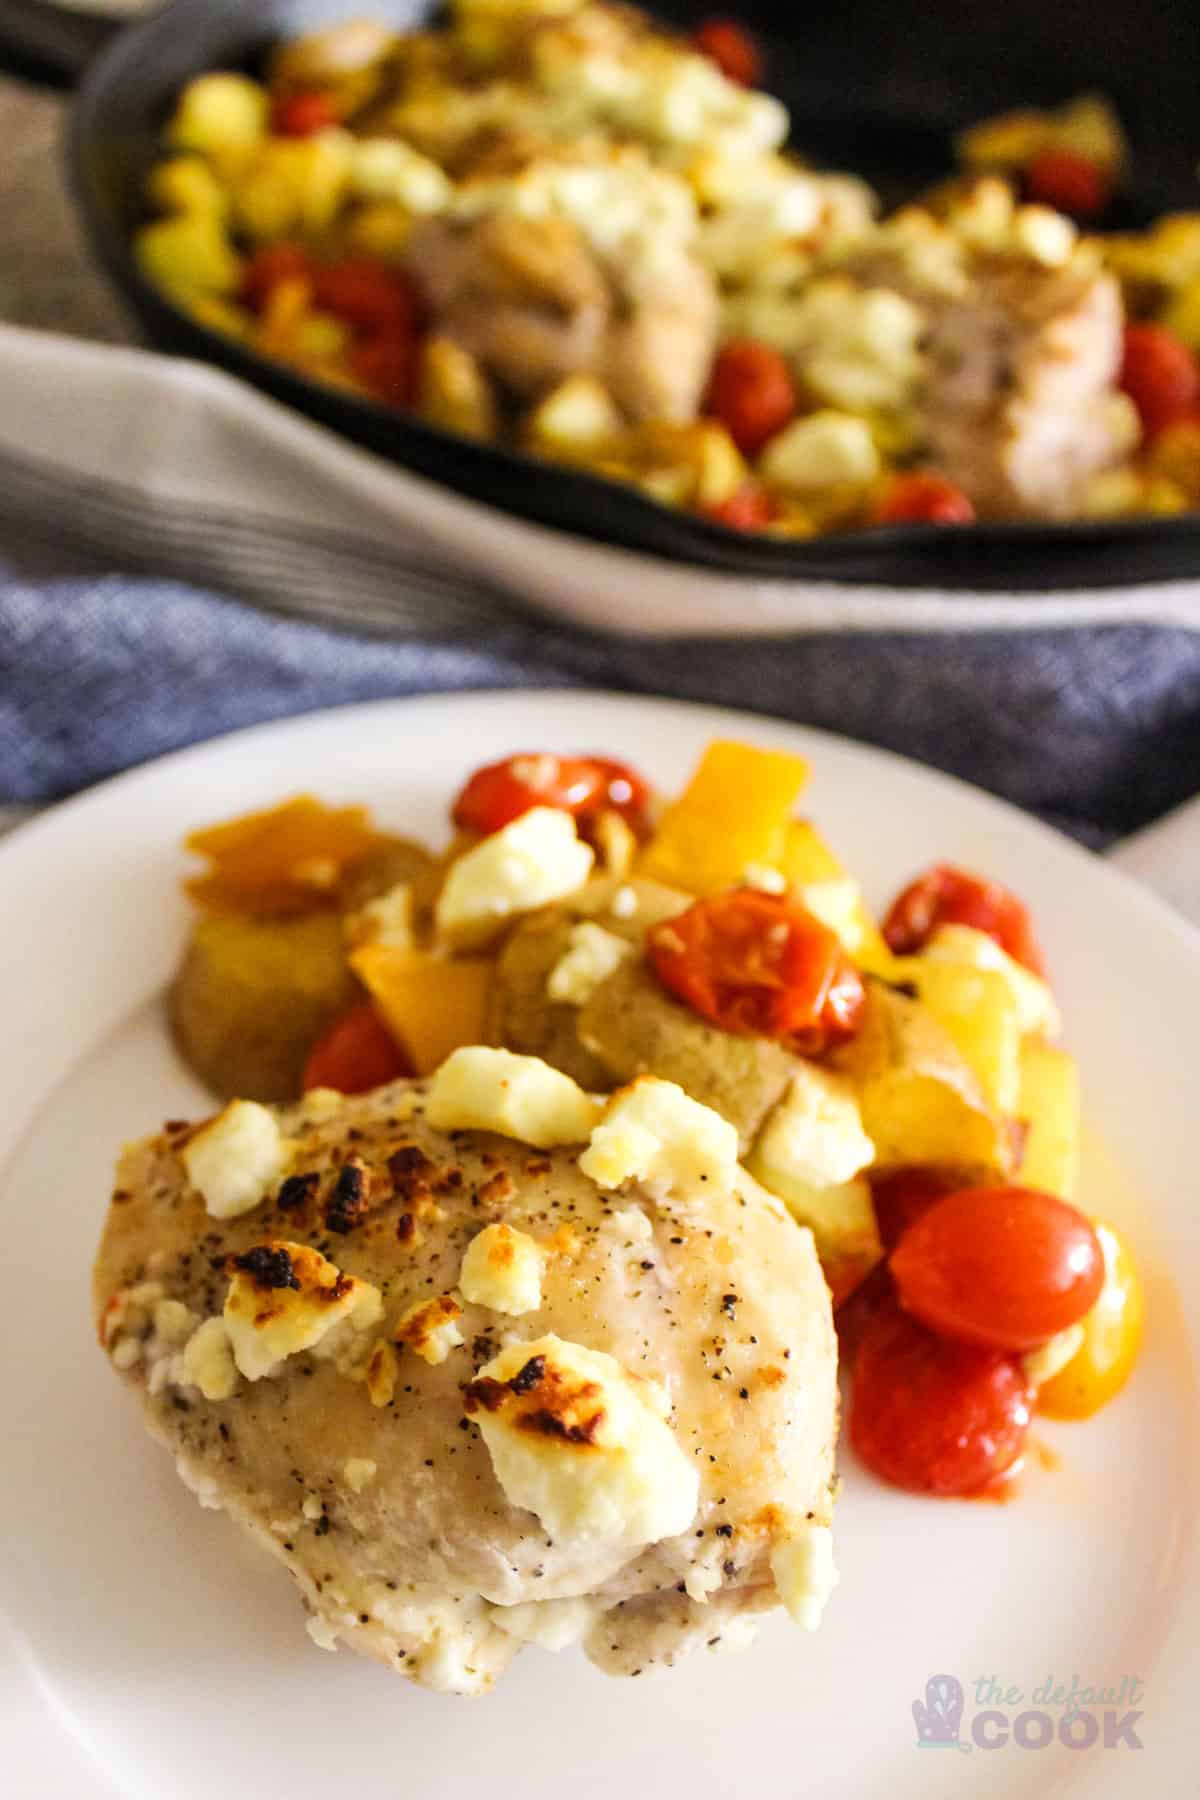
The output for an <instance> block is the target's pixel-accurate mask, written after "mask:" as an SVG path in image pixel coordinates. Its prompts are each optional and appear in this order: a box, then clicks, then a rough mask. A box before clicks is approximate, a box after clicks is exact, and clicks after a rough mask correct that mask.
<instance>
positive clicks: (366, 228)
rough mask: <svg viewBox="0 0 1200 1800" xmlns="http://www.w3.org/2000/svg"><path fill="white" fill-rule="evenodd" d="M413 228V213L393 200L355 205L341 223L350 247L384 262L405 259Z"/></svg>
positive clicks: (361, 254) (348, 247) (347, 245)
mask: <svg viewBox="0 0 1200 1800" xmlns="http://www.w3.org/2000/svg"><path fill="white" fill-rule="evenodd" d="M412 228H413V215H412V214H411V213H410V212H409V211H408V210H407V208H405V207H403V206H398V205H397V204H396V202H395V201H394V200H372V201H370V202H368V204H366V205H365V206H356V207H354V208H353V209H352V210H351V211H350V213H349V214H348V216H347V217H346V219H345V220H344V221H343V222H342V225H341V231H342V232H343V234H344V240H345V245H346V248H347V250H350V251H352V252H353V253H354V254H355V255H358V256H373V257H375V258H377V260H378V261H379V262H385V263H401V262H403V261H404V256H405V252H406V251H407V249H408V240H409V238H410V237H411V236H412Z"/></svg>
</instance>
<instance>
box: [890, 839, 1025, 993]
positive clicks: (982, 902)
mask: <svg viewBox="0 0 1200 1800" xmlns="http://www.w3.org/2000/svg"><path fill="white" fill-rule="evenodd" d="M939 925H970V926H973V927H974V929H975V930H976V931H983V932H986V933H987V935H988V937H990V938H995V940H996V942H997V943H998V944H999V945H1000V948H1001V949H1002V950H1006V951H1007V952H1008V954H1009V956H1011V957H1012V958H1013V959H1014V961H1016V962H1019V963H1023V964H1024V966H1025V968H1027V969H1029V970H1030V971H1031V972H1032V973H1033V974H1034V975H1040V976H1042V977H1043V978H1044V977H1045V974H1046V964H1045V961H1044V959H1043V957H1042V953H1041V950H1040V949H1039V948H1038V943H1037V939H1036V937H1035V936H1034V932H1033V922H1032V920H1031V919H1030V917H1029V909H1028V907H1027V906H1026V905H1025V903H1024V901H1023V900H1018V898H1017V896H1016V895H1015V894H1013V893H1010V892H1009V890H1008V888H1006V887H1001V885H1000V883H999V882H998V881H987V880H985V879H984V877H983V876H981V875H972V874H971V873H970V872H969V871H968V870H966V869H956V868H954V867H953V866H952V865H951V864H950V863H936V864H935V865H934V867H933V868H932V869H927V870H926V871H925V873H924V874H923V875H918V877H917V879H916V880H915V881H912V882H910V883H909V885H908V886H907V887H906V888H905V889H904V891H903V892H902V893H900V894H898V895H897V896H896V898H895V900H893V902H892V904H891V906H890V907H889V909H888V914H887V917H886V919H885V920H884V922H883V935H884V938H885V939H886V941H887V945H888V948H889V950H894V951H895V952H896V955H897V956H912V955H914V954H915V953H916V952H917V951H918V950H922V949H923V948H924V947H925V945H926V944H927V943H928V942H929V940H930V938H931V937H932V936H933V934H934V932H935V931H936V930H937V928H938V926H939Z"/></svg>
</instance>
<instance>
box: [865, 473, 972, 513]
mask: <svg viewBox="0 0 1200 1800" xmlns="http://www.w3.org/2000/svg"><path fill="white" fill-rule="evenodd" d="M871 521H872V523H873V524H875V525H906V524H914V525H915V524H921V525H973V524H974V523H975V508H974V507H973V506H972V504H971V502H970V500H969V499H968V498H967V496H966V494H964V493H963V491H962V489H961V488H960V487H956V486H955V484H954V483H953V482H952V481H949V480H947V478H946V476H944V475H935V474H932V473H927V474H921V473H914V474H911V475H894V476H893V477H892V479H891V481H889V482H888V484H887V486H886V488H885V489H884V491H883V494H882V495H881V497H880V499H879V501H878V503H877V504H876V506H875V508H874V510H873V511H872V513H871Z"/></svg>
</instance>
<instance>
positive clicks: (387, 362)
mask: <svg viewBox="0 0 1200 1800" xmlns="http://www.w3.org/2000/svg"><path fill="white" fill-rule="evenodd" d="M348 360H349V363H350V369H351V372H352V373H353V374H354V375H356V376H357V377H358V379H359V380H360V381H361V382H362V384H363V386H364V387H365V388H366V389H367V391H368V393H370V394H371V395H373V396H374V398H375V399H376V400H380V401H382V402H383V404H384V405H385V406H411V405H412V402H413V399H414V397H415V394H416V388H417V350H416V340H415V339H414V338H411V337H407V336H403V335H401V334H399V333H396V334H388V333H384V332H380V333H379V334H378V335H377V336H375V337H369V338H365V339H364V340H363V342H362V343H361V344H355V345H354V346H353V347H352V349H351V350H350V353H349V357H348Z"/></svg>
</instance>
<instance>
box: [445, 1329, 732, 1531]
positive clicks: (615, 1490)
mask: <svg viewBox="0 0 1200 1800" xmlns="http://www.w3.org/2000/svg"><path fill="white" fill-rule="evenodd" d="M641 1386H642V1384H641V1383H640V1382H639V1381H637V1380H636V1379H635V1378H634V1377H632V1376H631V1375H630V1374H629V1373H628V1371H627V1370H626V1369H624V1368H623V1367H622V1366H621V1364H620V1363H619V1362H618V1361H617V1360H616V1359H615V1357H612V1356H608V1355H606V1354H605V1353H604V1352H603V1351H599V1350H588V1349H585V1348H584V1347H583V1345H581V1344H573V1343H570V1342H567V1341H566V1340H564V1339H562V1338H559V1337H555V1336H552V1335H551V1336H547V1337H542V1338H536V1339H534V1340H533V1341H532V1342H530V1343H525V1344H520V1343H516V1344H509V1345H508V1346H506V1348H505V1349H503V1350H501V1352H500V1354H499V1355H498V1356H495V1357H493V1358H492V1360H491V1362H489V1363H487V1364H485V1365H484V1367H483V1368H482V1369H481V1370H480V1372H479V1375H478V1376H477V1377H476V1379H475V1380H474V1381H473V1382H471V1383H470V1384H469V1386H468V1387H467V1389H466V1396H467V1398H466V1406H467V1411H468V1413H469V1414H470V1415H471V1416H472V1417H474V1419H475V1421H476V1423H477V1424H478V1426H479V1429H480V1432H481V1433H482V1435H483V1439H484V1442H485V1443H486V1445H487V1448H488V1453H489V1455H490V1456H491V1459H492V1466H493V1468H494V1469H495V1472H496V1479H497V1480H498V1481H499V1483H500V1486H501V1488H502V1489H503V1491H504V1494H505V1496H506V1498H507V1499H508V1500H509V1501H510V1502H511V1503H512V1505H513V1506H520V1507H524V1508H526V1509H527V1510H528V1511H529V1512H532V1513H536V1515H537V1517H538V1518H539V1519H540V1520H541V1522H542V1524H543V1525H544V1526H545V1528H546V1530H547V1531H548V1532H549V1533H550V1534H551V1535H552V1536H553V1537H555V1538H563V1537H566V1538H571V1537H590V1536H595V1537H600V1538H609V1539H615V1540H617V1541H618V1542H620V1543H623V1544H627V1545H629V1546H630V1547H634V1546H636V1545H640V1544H650V1543H655V1542H657V1541H658V1540H659V1539H661V1538H665V1537H674V1536H675V1535H676V1533H678V1532H681V1531H683V1530H685V1529H686V1527H687V1526H688V1525H689V1524H690V1522H691V1520H692V1518H693V1517H694V1515H695V1511H696V1503H697V1500H698V1497H699V1491H700V1477H699V1471H698V1470H697V1469H696V1467H695V1466H694V1464H693V1463H692V1461H691V1459H690V1458H688V1457H687V1456H686V1455H685V1454H684V1452H683V1450H682V1449H681V1448H680V1446H679V1444H678V1443H677V1442H676V1439H675V1436H674V1433H673V1432H672V1431H671V1428H670V1426H669V1425H667V1424H666V1423H665V1422H664V1420H663V1419H661V1418H660V1417H659V1416H658V1413H657V1412H656V1411H655V1409H654V1408H653V1407H652V1406H650V1405H648V1404H647V1403H646V1400H645V1399H644V1398H643V1396H642V1392H641Z"/></svg>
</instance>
